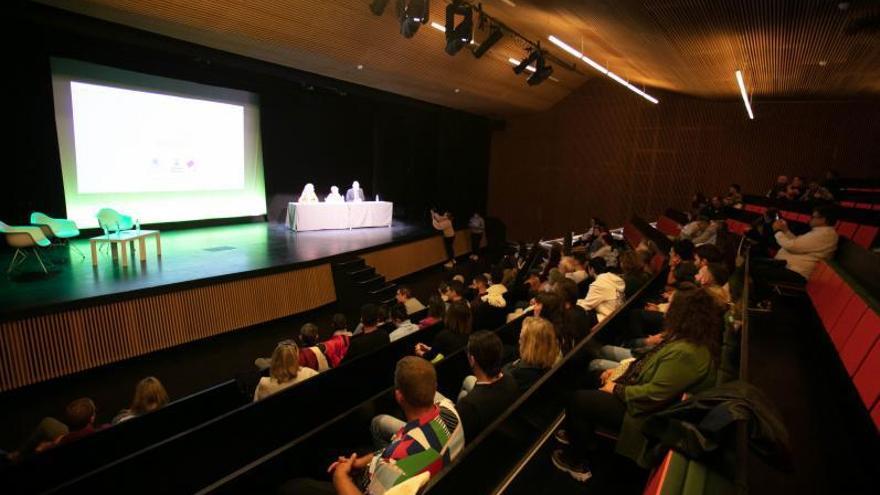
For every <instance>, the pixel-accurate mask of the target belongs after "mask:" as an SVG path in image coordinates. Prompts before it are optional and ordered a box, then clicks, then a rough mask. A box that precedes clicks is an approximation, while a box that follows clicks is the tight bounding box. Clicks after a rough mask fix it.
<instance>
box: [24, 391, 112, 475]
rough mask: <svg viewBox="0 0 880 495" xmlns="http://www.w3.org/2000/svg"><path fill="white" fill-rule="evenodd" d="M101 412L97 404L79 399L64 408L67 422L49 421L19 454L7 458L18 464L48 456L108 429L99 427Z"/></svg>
mask: <svg viewBox="0 0 880 495" xmlns="http://www.w3.org/2000/svg"><path fill="white" fill-rule="evenodd" d="M96 414H97V408H96V407H95V403H94V402H93V401H92V400H91V399H89V398H86V397H83V398H80V399H76V400H74V401H72V402H70V403H69V404H67V407H65V408H64V422H61V421H59V420H57V419H55V418H53V417H46V418H43V419H42V421H40V424H39V425H37V427H36V428H35V429H34V431H33V432H32V433H31V434H30V435H29V436H28V438H27V439H25V441H24V443H23V444H22V445H21V447H19V449H18V450H17V451H15V452H10V453H8V454H7V460H9V461H10V462H13V463H14V462H18V461H20V460H22V459H26V458H28V457H30V456H32V455H34V454H38V453H40V452H45V451H46V450H49V449H51V448H53V447H55V446H57V445H62V444H66V443H71V442H74V441H76V440H79V439H81V438H84V437H87V436H89V435H91V434H92V433H94V432H96V431H98V430H101V429H103V428H105V427H106V426H107V425H102V426H98V427H96V426H95V415H96Z"/></svg>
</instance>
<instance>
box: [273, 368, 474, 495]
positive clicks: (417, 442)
mask: <svg viewBox="0 0 880 495" xmlns="http://www.w3.org/2000/svg"><path fill="white" fill-rule="evenodd" d="M436 391H437V372H436V371H435V370H434V367H433V366H432V365H431V364H430V363H428V362H427V361H425V360H424V359H421V358H417V357H414V356H407V357H405V358H403V359H401V360H400V361H399V362H398V363H397V367H396V369H395V370H394V400H395V401H396V402H397V404H398V405H400V407H401V409H403V413H404V416H405V418H406V421H407V422H406V423H405V424H402V425H401V427H400V429H399V430H398V431H397V433H395V434H394V436H392V437H391V442H390V443H389V444H388V446H387V447H385V448H384V449H382V450H380V451H377V452H374V453H371V454H367V455H365V456H362V457H358V456H357V455H355V454H351V455H350V456H348V457H342V456H340V457H339V458H338V459H337V461H336V462H334V463H333V464H331V465H330V467H329V468H328V470H327V471H328V472H330V473H332V479H333V481H332V482H321V481H316V480H307V479H297V480H292V481H290V482H288V483H285V485H284V486H282V488H281V493H285V494H295V495H308V494H315V493H317V494H326V493H338V494H345V495H351V494H359V493H370V494H382V493H388V492H389V491H390V490H391V489H392V488H395V487H397V488H401V487H402V486H403V485H406V486H407V487H408V489H407V490H406V491H400V490H397V492H401V493H416V491H417V490H418V488H419V487H420V486H422V485H424V484H425V483H426V482H427V481H428V479H429V478H430V477H431V476H434V475H436V474H437V473H438V472H440V470H441V469H443V467H444V466H446V465H448V464H449V463H451V462H452V461H453V460H455V458H456V457H457V456H458V455H459V454H460V453H461V451H462V450H463V449H464V430H463V428H462V422H461V421H459V417H458V415H457V414H456V411H455V410H454V409H451V408H449V407H447V406H444V405H437V404H435V402H434V397H435V393H436ZM410 485H411V486H410Z"/></svg>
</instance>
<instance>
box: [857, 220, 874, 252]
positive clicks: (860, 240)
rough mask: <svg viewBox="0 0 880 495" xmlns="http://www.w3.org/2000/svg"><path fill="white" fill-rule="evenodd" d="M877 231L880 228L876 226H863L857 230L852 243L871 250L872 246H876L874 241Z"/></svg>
mask: <svg viewBox="0 0 880 495" xmlns="http://www.w3.org/2000/svg"><path fill="white" fill-rule="evenodd" d="M877 230H878V227H876V226H874V225H861V226H859V228H858V230H856V233H855V235H853V237H852V241H853V242H855V243H856V244H858V245H859V246H862V247H865V248H870V247H871V245H873V244H874V239H875V238H876V237H877Z"/></svg>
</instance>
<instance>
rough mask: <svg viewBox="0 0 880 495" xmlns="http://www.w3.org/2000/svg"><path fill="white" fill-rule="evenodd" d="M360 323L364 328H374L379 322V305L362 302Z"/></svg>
mask: <svg viewBox="0 0 880 495" xmlns="http://www.w3.org/2000/svg"><path fill="white" fill-rule="evenodd" d="M361 323H363V324H364V329H365V330H366V329H367V328H370V329H372V328H375V327H376V325H377V324H378V323H379V307H378V306H376V305H375V304H364V305H363V306H361Z"/></svg>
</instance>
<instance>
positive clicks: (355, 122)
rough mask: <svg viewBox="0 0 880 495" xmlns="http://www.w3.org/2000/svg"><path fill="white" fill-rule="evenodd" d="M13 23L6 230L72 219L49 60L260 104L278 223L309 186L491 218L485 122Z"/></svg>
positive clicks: (20, 12) (20, 18)
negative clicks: (201, 87) (486, 213)
mask: <svg viewBox="0 0 880 495" xmlns="http://www.w3.org/2000/svg"><path fill="white" fill-rule="evenodd" d="M12 14H13V15H11V16H10V21H9V22H8V26H10V27H13V28H14V30H15V38H16V41H17V47H16V50H15V51H14V52H13V53H14V55H13V57H14V59H13V61H14V67H15V70H14V71H10V72H8V73H7V74H8V77H10V79H11V85H12V86H13V92H12V94H14V95H15V98H14V99H13V100H14V101H12V102H10V103H11V110H12V113H13V115H12V118H11V119H9V121H12V122H15V123H16V126H15V129H14V131H13V132H14V134H13V135H12V136H11V140H10V142H9V145H8V147H7V149H9V150H11V151H12V153H9V155H8V156H11V157H12V158H11V159H10V161H9V162H8V164H7V166H6V167H4V168H5V169H6V170H7V171H8V174H7V175H6V177H4V178H5V179H8V180H9V181H10V182H9V183H10V184H16V187H15V188H14V192H13V194H11V195H2V199H0V220H3V221H6V222H7V223H24V222H26V220H27V217H28V215H29V213H30V212H31V211H32V210H35V209H36V210H41V211H44V212H46V213H48V214H50V215H59V216H63V215H64V194H63V188H62V182H61V171H60V164H59V159H58V144H57V136H56V131H55V118H54V109H53V105H52V92H51V80H50V76H51V73H50V68H49V57H50V56H62V57H69V58H74V59H79V60H84V61H88V62H93V63H99V64H105V65H109V66H113V67H118V68H121V69H126V70H133V71H138V72H144V73H148V74H154V75H159V76H165V77H171V78H177V79H184V80H188V81H194V82H198V83H203V84H210V85H215V86H222V87H230V88H235V89H242V90H246V91H251V92H254V93H257V94H258V95H259V97H260V112H261V119H260V120H261V133H262V143H263V158H264V160H263V161H264V173H265V178H266V197H267V198H266V199H267V205H268V209H269V217H270V219H271V220H280V219H281V214H280V208H282V207H283V206H284V205H286V201H287V200H288V199H292V198H294V197H296V196H297V195H298V194H299V192H300V191H301V190H302V188H303V185H305V183H306V182H313V183H314V184H315V186H316V188H317V190H318V192H319V194H320V195H323V194H326V192H327V191H328V190H329V187H330V185H332V184H335V185H338V186H339V188H340V189H341V190H342V192H343V193H344V191H345V189H346V188H347V187H348V186H349V185H350V183H351V181H352V180H355V179H357V180H359V181H360V183H361V185H362V186H363V187H364V188H365V189H366V191H367V193H368V194H369V195H370V196H371V197H372V196H373V195H375V194H376V193H378V194H379V195H380V196H381V197H382V198H383V199H389V200H391V201H394V202H395V212H396V214H397V215H399V216H411V217H413V218H425V217H424V215H425V212H426V210H427V208H428V207H429V206H433V205H436V206H439V207H441V208H451V209H453V210H454V211H456V212H457V213H458V215H459V216H460V217H465V216H466V215H469V213H470V212H471V211H473V210H474V209H480V210H484V209H485V199H486V185H487V183H488V178H487V174H488V162H489V140H490V131H489V128H490V125H491V122H490V121H489V120H487V119H485V118H483V117H479V116H475V115H471V114H466V113H463V112H459V111H455V110H451V109H447V108H443V107H439V106H436V105H431V104H428V103H424V102H419V101H416V100H412V99H409V98H405V97H402V96H399V95H394V94H390V93H385V92H381V91H378V90H373V89H370V88H365V87H362V86H357V85H353V84H350V83H346V82H344V81H338V80H333V79H330V78H325V77H322V76H318V75H315V74H310V73H306V72H301V71H297V70H295V69H290V68H287V67H282V66H278V65H274V64H269V63H265V62H261V61H257V60H254V59H249V58H246V57H241V56H237V55H234V54H230V53H225V52H221V51H218V50H213V49H210V48H206V47H202V46H198V45H194V44H191V43H186V42H183V41H179V40H175V39H171V38H167V37H163V36H159V35H155V34H152V33H147V32H144V31H138V30H135V29H131V28H127V27H124V26H121V25H117V24H112V23H108V22H104V21H100V20H97V19H92V18H88V17H84V16H80V15H76V14H71V13H68V12H64V11H60V10H56V9H52V8H49V7H45V6H41V5H36V4H31V3H27V2H17V3H16V4H15V7H14V9H13V12H12ZM4 182H6V181H5V180H4Z"/></svg>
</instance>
